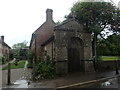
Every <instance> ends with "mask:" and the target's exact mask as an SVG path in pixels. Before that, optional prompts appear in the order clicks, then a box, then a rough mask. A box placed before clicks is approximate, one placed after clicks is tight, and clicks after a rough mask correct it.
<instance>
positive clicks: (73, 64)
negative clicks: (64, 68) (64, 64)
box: [68, 38, 84, 72]
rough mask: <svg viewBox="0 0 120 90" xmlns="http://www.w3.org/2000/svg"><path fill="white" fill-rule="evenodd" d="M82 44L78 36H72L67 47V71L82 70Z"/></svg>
mask: <svg viewBox="0 0 120 90" xmlns="http://www.w3.org/2000/svg"><path fill="white" fill-rule="evenodd" d="M83 55H84V50H83V44H82V42H81V41H80V40H79V38H72V39H71V40H70V42H69V47H68V72H79V71H84V61H83Z"/></svg>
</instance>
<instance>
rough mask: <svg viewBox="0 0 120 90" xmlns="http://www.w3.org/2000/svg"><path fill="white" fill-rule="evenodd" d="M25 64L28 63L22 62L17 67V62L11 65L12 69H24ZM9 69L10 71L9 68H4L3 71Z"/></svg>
mask: <svg viewBox="0 0 120 90" xmlns="http://www.w3.org/2000/svg"><path fill="white" fill-rule="evenodd" d="M25 62H26V61H25V60H20V61H19V62H18V65H17V66H16V65H15V64H14V63H15V62H13V63H11V69H18V68H24V66H25ZM7 69H8V66H6V67H3V68H2V70H7Z"/></svg>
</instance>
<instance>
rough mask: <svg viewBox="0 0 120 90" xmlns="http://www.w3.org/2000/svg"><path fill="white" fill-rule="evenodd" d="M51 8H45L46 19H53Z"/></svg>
mask: <svg viewBox="0 0 120 90" xmlns="http://www.w3.org/2000/svg"><path fill="white" fill-rule="evenodd" d="M52 13H53V10H52V9H47V10H46V21H53V15H52Z"/></svg>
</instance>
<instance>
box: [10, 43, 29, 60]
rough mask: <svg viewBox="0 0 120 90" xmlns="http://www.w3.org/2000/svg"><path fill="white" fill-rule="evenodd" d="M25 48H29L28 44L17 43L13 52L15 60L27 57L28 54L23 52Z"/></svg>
mask: <svg viewBox="0 0 120 90" xmlns="http://www.w3.org/2000/svg"><path fill="white" fill-rule="evenodd" d="M23 48H28V46H27V42H26V41H24V42H22V43H17V44H14V45H13V46H12V52H13V57H14V58H20V56H27V52H26V51H25V52H24V50H22V49H23Z"/></svg>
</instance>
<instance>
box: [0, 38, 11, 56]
mask: <svg viewBox="0 0 120 90" xmlns="http://www.w3.org/2000/svg"><path fill="white" fill-rule="evenodd" d="M10 49H11V48H10V46H8V44H6V43H5V42H4V36H0V57H3V56H4V57H5V58H9V55H10Z"/></svg>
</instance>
